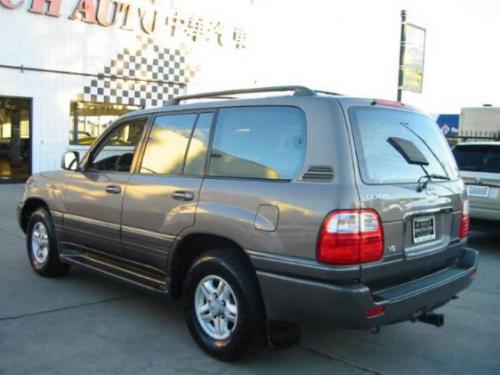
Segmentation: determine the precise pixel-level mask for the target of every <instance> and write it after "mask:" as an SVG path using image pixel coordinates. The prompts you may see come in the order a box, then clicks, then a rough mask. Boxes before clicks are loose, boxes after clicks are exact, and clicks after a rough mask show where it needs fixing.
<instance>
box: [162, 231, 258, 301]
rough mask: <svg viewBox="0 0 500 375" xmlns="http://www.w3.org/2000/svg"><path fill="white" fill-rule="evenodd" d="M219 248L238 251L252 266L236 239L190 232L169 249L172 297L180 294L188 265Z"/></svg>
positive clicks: (169, 282)
mask: <svg viewBox="0 0 500 375" xmlns="http://www.w3.org/2000/svg"><path fill="white" fill-rule="evenodd" d="M220 248H231V249H234V250H235V251H237V252H238V254H240V255H241V256H242V257H243V258H244V259H245V260H246V262H248V264H249V265H250V266H251V267H252V268H253V265H252V262H251V261H250V257H249V256H248V254H247V253H246V252H245V250H244V249H243V247H242V246H240V245H239V244H238V243H237V242H236V241H234V240H232V239H230V238H228V237H225V236H221V235H217V234H211V233H191V234H189V235H187V236H186V237H183V238H182V239H180V240H179V241H178V242H176V244H174V247H173V249H172V251H171V254H170V256H169V262H168V267H167V270H168V285H169V292H170V294H171V296H172V297H174V298H179V297H180V296H181V295H182V286H183V283H184V279H185V277H186V274H187V271H188V270H189V267H190V266H191V265H192V264H193V261H194V260H195V259H196V258H197V257H198V256H200V255H201V254H203V253H205V252H207V251H210V250H214V249H220Z"/></svg>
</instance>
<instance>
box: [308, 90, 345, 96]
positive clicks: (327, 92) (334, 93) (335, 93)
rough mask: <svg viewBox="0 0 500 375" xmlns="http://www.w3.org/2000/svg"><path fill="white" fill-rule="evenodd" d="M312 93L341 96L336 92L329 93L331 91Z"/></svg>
mask: <svg viewBox="0 0 500 375" xmlns="http://www.w3.org/2000/svg"><path fill="white" fill-rule="evenodd" d="M314 92H315V93H317V94H323V95H332V96H339V95H342V94H339V93H338V92H331V91H324V90H314Z"/></svg>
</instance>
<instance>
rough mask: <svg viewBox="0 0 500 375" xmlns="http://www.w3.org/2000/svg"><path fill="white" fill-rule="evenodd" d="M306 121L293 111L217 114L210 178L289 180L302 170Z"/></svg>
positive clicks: (266, 109) (229, 110) (257, 109)
mask: <svg viewBox="0 0 500 375" xmlns="http://www.w3.org/2000/svg"><path fill="white" fill-rule="evenodd" d="M305 150H306V120H305V115H304V113H303V112H302V110H300V109H298V108H294V107H269V106H268V107H239V108H225V109H221V110H220V112H219V116H218V120H217V126H216V130H215V137H214V142H213V147H212V152H211V155H210V167H209V175H210V176H218V177H240V178H264V179H282V180H291V179H293V178H294V177H295V176H296V175H297V173H298V172H299V171H300V169H301V168H302V165H303V162H304V155H305Z"/></svg>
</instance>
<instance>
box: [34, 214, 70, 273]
mask: <svg viewBox="0 0 500 375" xmlns="http://www.w3.org/2000/svg"><path fill="white" fill-rule="evenodd" d="M41 225H43V227H44V228H45V229H46V233H47V237H48V247H47V248H48V251H47V256H46V257H45V259H44V261H39V260H38V259H37V257H36V256H35V254H34V247H33V238H34V236H35V234H34V233H35V231H34V228H36V227H37V226H38V227H40V226H41ZM26 247H27V249H28V257H29V260H30V264H31V267H33V270H34V271H35V272H36V273H38V274H39V275H41V276H45V277H58V276H62V275H64V274H65V273H66V272H68V270H69V268H70V266H69V264H64V263H61V262H60V261H59V251H58V249H57V240H56V235H55V228H54V222H53V220H52V217H51V216H50V214H49V212H48V211H47V210H46V209H44V208H39V209H37V210H36V211H35V212H33V213H32V214H31V216H30V218H29V221H28V228H27V231H26Z"/></svg>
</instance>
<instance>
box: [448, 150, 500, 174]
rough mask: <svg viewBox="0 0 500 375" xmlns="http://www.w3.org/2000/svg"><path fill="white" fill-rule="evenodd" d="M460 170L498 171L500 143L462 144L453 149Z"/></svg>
mask: <svg viewBox="0 0 500 375" xmlns="http://www.w3.org/2000/svg"><path fill="white" fill-rule="evenodd" d="M453 155H454V156H455V159H456V161H457V164H458V169H460V170H461V171H475V172H489V173H500V145H467V146H465V145H463V146H457V147H455V148H454V149H453Z"/></svg>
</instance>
